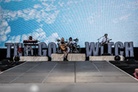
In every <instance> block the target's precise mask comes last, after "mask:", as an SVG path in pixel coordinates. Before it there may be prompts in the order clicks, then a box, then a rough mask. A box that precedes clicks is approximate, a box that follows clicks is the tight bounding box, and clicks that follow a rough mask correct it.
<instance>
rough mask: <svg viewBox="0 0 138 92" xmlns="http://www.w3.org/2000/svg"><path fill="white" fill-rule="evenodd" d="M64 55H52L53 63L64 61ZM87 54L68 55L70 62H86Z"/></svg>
mask: <svg viewBox="0 0 138 92" xmlns="http://www.w3.org/2000/svg"><path fill="white" fill-rule="evenodd" d="M63 57H64V54H57V53H55V54H52V55H51V58H52V59H51V61H63ZM85 58H86V57H85V54H81V53H69V54H68V58H67V59H68V61H85Z"/></svg>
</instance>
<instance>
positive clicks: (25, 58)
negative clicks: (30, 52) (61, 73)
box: [20, 56, 48, 61]
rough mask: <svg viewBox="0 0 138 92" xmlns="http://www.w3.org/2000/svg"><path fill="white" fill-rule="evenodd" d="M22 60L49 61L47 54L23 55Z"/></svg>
mask: <svg viewBox="0 0 138 92" xmlns="http://www.w3.org/2000/svg"><path fill="white" fill-rule="evenodd" d="M20 61H48V57H47V56H21V57H20Z"/></svg>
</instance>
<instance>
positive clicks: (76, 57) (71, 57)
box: [20, 54, 124, 61]
mask: <svg viewBox="0 0 138 92" xmlns="http://www.w3.org/2000/svg"><path fill="white" fill-rule="evenodd" d="M63 58H64V54H52V55H51V61H63ZM114 58H115V56H89V61H115V59H114ZM67 59H68V61H85V60H86V56H85V54H68V57H67ZM48 60H49V59H48V57H47V56H21V57H20V61H48ZM120 61H124V57H123V56H120Z"/></svg>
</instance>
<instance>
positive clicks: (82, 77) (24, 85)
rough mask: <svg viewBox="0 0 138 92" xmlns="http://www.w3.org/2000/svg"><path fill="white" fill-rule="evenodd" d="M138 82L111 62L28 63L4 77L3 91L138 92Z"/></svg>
mask: <svg viewBox="0 0 138 92" xmlns="http://www.w3.org/2000/svg"><path fill="white" fill-rule="evenodd" d="M137 91H138V81H137V80H136V79H134V78H133V77H132V76H130V75H129V74H127V73H125V72H124V71H122V70H120V69H118V68H117V67H116V66H114V65H112V64H111V63H109V62H108V61H83V62H82V61H81V62H80V61H77V62H75V61H72V62H59V61H48V62H45V61H39V62H37V61H35V62H25V63H23V64H21V65H18V66H16V67H13V68H11V69H9V70H6V71H4V72H3V73H1V74H0V92H137Z"/></svg>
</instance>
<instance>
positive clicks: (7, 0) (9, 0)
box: [0, 0, 22, 3]
mask: <svg viewBox="0 0 138 92" xmlns="http://www.w3.org/2000/svg"><path fill="white" fill-rule="evenodd" d="M11 1H14V2H20V1H22V0H0V2H5V3H9V2H11Z"/></svg>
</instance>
